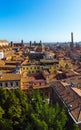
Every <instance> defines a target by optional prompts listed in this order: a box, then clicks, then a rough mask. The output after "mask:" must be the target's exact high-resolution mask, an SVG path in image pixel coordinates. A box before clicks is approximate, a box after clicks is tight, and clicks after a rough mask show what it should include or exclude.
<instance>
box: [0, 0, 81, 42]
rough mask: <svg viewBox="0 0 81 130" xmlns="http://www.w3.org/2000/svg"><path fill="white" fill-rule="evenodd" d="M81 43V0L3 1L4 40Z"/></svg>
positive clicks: (0, 27)
mask: <svg viewBox="0 0 81 130" xmlns="http://www.w3.org/2000/svg"><path fill="white" fill-rule="evenodd" d="M71 32H73V34H74V41H77V42H78V41H81V0H0V39H2V40H3V39H5V40H8V41H18V42H19V41H21V40H22V39H23V40H24V42H28V41H30V40H31V41H32V42H33V41H37V42H38V41H40V40H42V41H43V42H68V41H70V35H71Z"/></svg>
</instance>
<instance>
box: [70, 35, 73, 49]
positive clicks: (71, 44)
mask: <svg viewBox="0 0 81 130" xmlns="http://www.w3.org/2000/svg"><path fill="white" fill-rule="evenodd" d="M73 46H74V45H73V32H71V43H70V48H71V50H72V49H73Z"/></svg>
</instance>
